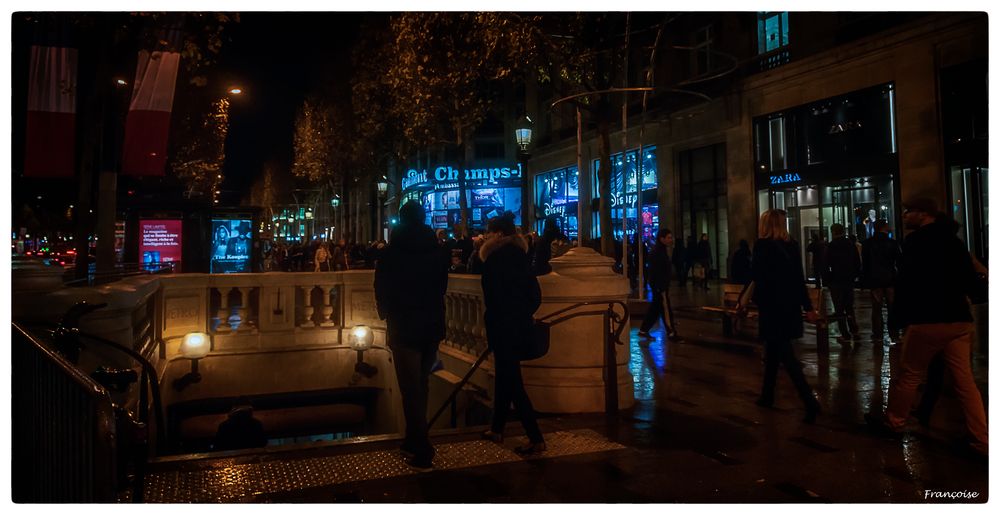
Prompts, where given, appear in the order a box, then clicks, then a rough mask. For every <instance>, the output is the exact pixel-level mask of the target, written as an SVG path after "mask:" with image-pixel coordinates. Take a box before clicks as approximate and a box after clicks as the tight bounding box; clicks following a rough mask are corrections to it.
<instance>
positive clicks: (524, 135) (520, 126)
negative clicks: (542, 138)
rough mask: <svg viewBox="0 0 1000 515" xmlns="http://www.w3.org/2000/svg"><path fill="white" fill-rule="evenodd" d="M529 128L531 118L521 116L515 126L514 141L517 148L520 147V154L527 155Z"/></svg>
mask: <svg viewBox="0 0 1000 515" xmlns="http://www.w3.org/2000/svg"><path fill="white" fill-rule="evenodd" d="M531 127H532V122H531V118H529V117H528V116H527V115H525V116H522V117H521V119H520V120H518V121H517V125H515V128H514V140H515V141H517V146H518V147H520V149H521V152H522V153H527V152H528V145H531V132H532V130H531Z"/></svg>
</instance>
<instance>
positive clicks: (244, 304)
mask: <svg viewBox="0 0 1000 515" xmlns="http://www.w3.org/2000/svg"><path fill="white" fill-rule="evenodd" d="M237 289H238V290H240V309H239V314H240V325H239V327H238V328H237V331H239V332H241V333H242V332H245V331H250V320H249V318H250V306H249V304H250V288H247V287H240V288H237Z"/></svg>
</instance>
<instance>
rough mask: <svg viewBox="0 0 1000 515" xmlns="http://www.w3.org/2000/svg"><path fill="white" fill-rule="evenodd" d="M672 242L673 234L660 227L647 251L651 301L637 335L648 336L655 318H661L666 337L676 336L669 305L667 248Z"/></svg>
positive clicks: (647, 276)
mask: <svg viewBox="0 0 1000 515" xmlns="http://www.w3.org/2000/svg"><path fill="white" fill-rule="evenodd" d="M673 244H674V235H673V233H671V232H670V229H667V228H662V229H660V230H659V231H658V232H657V233H656V245H654V246H653V251H652V252H650V253H649V261H647V262H646V279H647V280H648V281H649V285H650V287H651V288H652V290H653V301H652V303H650V305H649V309H648V310H647V311H646V317H645V318H643V319H642V326H640V327H639V336H643V337H646V338H649V337H650V334H649V330H650V329H652V328H653V326H654V325H655V324H656V320H657V319H662V320H663V330H664V331H666V333H667V337H668V338H676V337H677V326H676V325H674V310H673V308H672V307H671V306H670V265H671V263H670V257H669V256H668V252H667V249H668V248H669V247H671V246H672V245H673Z"/></svg>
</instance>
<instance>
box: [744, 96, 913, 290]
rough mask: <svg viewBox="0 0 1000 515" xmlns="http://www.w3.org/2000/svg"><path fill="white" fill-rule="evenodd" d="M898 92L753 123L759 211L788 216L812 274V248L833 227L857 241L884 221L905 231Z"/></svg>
mask: <svg viewBox="0 0 1000 515" xmlns="http://www.w3.org/2000/svg"><path fill="white" fill-rule="evenodd" d="M895 94H896V93H895V87H894V85H893V84H883V85H879V86H875V87H871V88H867V89H864V90H860V91H854V92H851V93H848V94H845V95H841V96H838V97H833V98H828V99H824V100H820V101H817V102H812V103H810V104H806V105H802V106H797V107H794V108H791V109H787V110H784V111H781V112H777V113H771V114H767V115H764V116H760V117H757V118H755V119H754V123H753V131H754V134H753V137H754V158H755V163H756V167H757V170H756V173H755V174H754V175H755V180H756V184H757V199H758V208H759V210H760V212H763V211H764V210H766V209H770V208H774V209H783V210H785V212H787V213H788V232H789V234H790V235H791V236H792V238H794V239H795V240H797V241H798V243H799V245H800V246H801V251H802V256H803V259H804V260H806V261H807V263H806V264H808V265H809V266H807V267H806V270H807V274H808V275H809V276H812V275H813V267H812V266H811V263H808V260H809V257H808V254H807V252H806V247H807V246H808V245H809V243H810V242H811V241H812V240H813V239H815V238H818V237H822V238H823V239H824V240H825V241H827V242H829V241H830V239H831V234H830V226H831V225H833V224H838V223H839V224H842V225H843V226H844V227H845V229H846V232H847V234H848V235H851V236H854V237H855V238H857V241H858V242H859V243H860V242H864V241H865V240H866V239H868V238H870V237H872V236H873V235H874V231H875V222H876V221H878V220H885V221H887V222H888V223H889V227H890V230H891V235H892V237H893V238H899V237H900V236H901V234H902V231H901V227H900V214H899V212H898V207H897V206H899V199H898V195H899V194H898V187H897V184H898V180H899V160H898V157H897V144H896V107H895ZM809 278H810V279H814V278H813V277H809Z"/></svg>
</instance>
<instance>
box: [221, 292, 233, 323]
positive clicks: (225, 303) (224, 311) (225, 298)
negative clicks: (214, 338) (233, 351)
mask: <svg viewBox="0 0 1000 515" xmlns="http://www.w3.org/2000/svg"><path fill="white" fill-rule="evenodd" d="M230 291H232V288H219V312H218V315H217V316H218V318H219V327H218V329H217V332H222V331H232V329H233V327H232V326H231V325H229V292H230Z"/></svg>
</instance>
